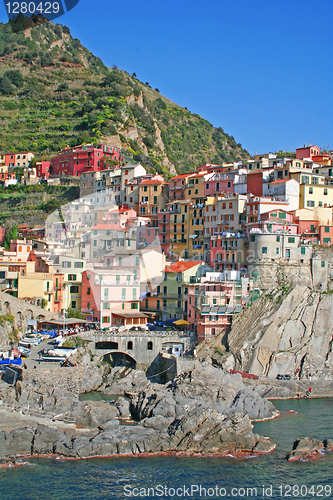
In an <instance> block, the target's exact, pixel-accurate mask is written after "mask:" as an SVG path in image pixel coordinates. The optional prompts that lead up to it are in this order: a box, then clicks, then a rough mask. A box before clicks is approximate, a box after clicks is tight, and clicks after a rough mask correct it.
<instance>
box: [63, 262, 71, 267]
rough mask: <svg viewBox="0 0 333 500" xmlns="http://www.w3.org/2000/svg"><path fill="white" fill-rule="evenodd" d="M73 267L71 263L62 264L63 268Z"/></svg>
mask: <svg viewBox="0 0 333 500" xmlns="http://www.w3.org/2000/svg"><path fill="white" fill-rule="evenodd" d="M71 266H72V263H71V262H66V261H63V263H62V267H71Z"/></svg>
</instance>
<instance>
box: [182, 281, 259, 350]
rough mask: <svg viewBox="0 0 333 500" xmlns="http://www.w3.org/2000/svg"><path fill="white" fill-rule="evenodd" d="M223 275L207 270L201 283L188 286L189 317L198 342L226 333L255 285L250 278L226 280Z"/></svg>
mask: <svg viewBox="0 0 333 500" xmlns="http://www.w3.org/2000/svg"><path fill="white" fill-rule="evenodd" d="M224 277H225V276H224V275H222V274H219V273H207V276H206V278H201V283H197V284H194V285H190V286H189V289H188V315H187V319H188V321H189V322H190V323H191V324H192V328H193V329H195V330H196V332H197V335H198V341H199V342H202V341H203V340H209V339H211V338H212V337H214V336H217V335H219V334H221V333H225V334H226V333H227V332H228V330H229V329H230V326H231V322H232V318H233V315H234V314H235V313H238V312H240V311H241V310H242V307H243V305H244V304H245V303H246V302H247V301H248V299H249V295H250V291H251V290H252V289H253V287H254V282H253V280H249V279H248V278H243V279H238V280H229V281H225V280H224ZM222 342H223V341H222Z"/></svg>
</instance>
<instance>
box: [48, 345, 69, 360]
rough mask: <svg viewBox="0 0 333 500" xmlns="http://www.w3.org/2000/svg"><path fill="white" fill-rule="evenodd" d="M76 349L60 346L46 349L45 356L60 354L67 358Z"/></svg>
mask: <svg viewBox="0 0 333 500" xmlns="http://www.w3.org/2000/svg"><path fill="white" fill-rule="evenodd" d="M76 351H77V349H73V348H72V347H61V348H55V349H48V350H47V351H46V353H45V354H46V355H47V356H60V357H63V356H65V358H68V357H69V356H70V355H71V354H74V353H75V352H76Z"/></svg>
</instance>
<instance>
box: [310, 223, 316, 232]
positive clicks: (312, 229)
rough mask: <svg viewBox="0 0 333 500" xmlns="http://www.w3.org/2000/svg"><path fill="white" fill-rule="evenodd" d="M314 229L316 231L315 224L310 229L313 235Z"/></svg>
mask: <svg viewBox="0 0 333 500" xmlns="http://www.w3.org/2000/svg"><path fill="white" fill-rule="evenodd" d="M314 229H315V227H314V224H311V227H310V231H311V233H314Z"/></svg>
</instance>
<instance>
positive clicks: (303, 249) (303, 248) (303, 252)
mask: <svg viewBox="0 0 333 500" xmlns="http://www.w3.org/2000/svg"><path fill="white" fill-rule="evenodd" d="M301 255H305V247H301Z"/></svg>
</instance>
